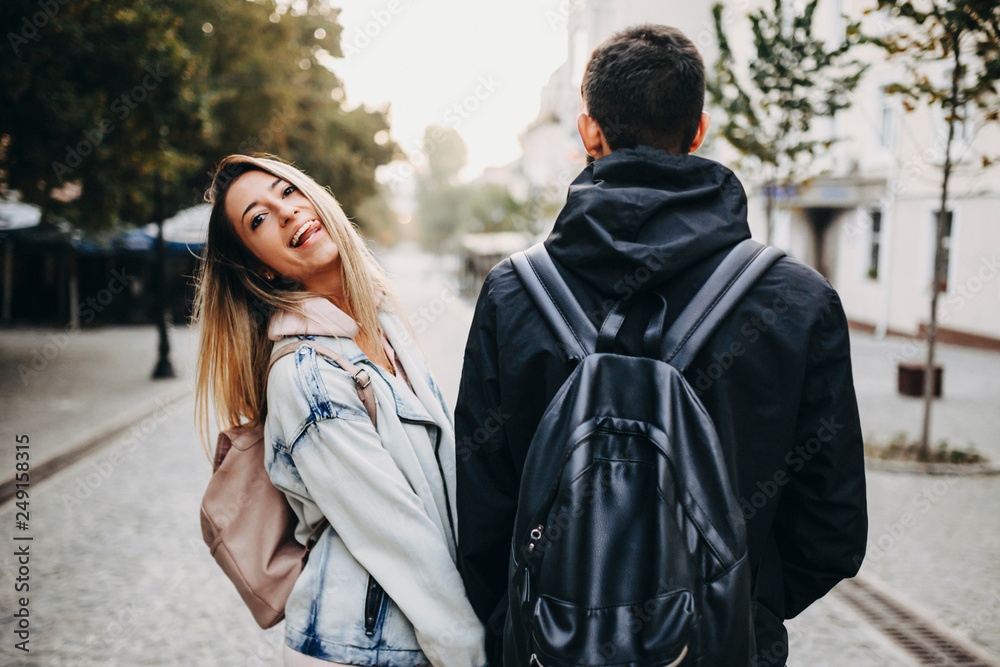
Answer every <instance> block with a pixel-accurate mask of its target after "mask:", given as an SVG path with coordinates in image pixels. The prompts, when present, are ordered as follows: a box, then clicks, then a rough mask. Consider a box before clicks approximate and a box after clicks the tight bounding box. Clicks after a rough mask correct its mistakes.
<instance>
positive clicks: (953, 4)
mask: <svg viewBox="0 0 1000 667" xmlns="http://www.w3.org/2000/svg"><path fill="white" fill-rule="evenodd" d="M878 11H879V12H882V13H883V14H884V15H886V16H887V17H888V18H889V19H890V20H892V21H894V23H893V24H892V27H891V28H890V29H889V30H887V31H885V32H884V34H881V35H879V36H874V37H871V38H869V41H871V42H872V43H874V44H877V45H878V46H880V47H882V48H883V49H885V51H886V52H887V53H888V55H889V57H890V58H893V59H901V60H902V61H903V62H905V64H906V71H907V73H908V75H907V78H906V79H905V80H904V81H899V82H897V83H895V84H894V85H892V86H890V87H889V88H888V90H889V92H892V93H897V94H899V95H902V96H903V98H904V102H905V107H906V109H907V110H911V111H912V110H914V109H916V108H917V107H916V106H915V104H914V103H917V104H919V103H924V104H927V105H930V106H932V107H934V106H936V107H940V108H941V109H942V111H943V112H944V115H945V120H946V122H947V125H948V138H947V140H946V142H945V149H944V160H943V164H942V168H941V200H940V207H939V209H938V211H939V216H940V217H939V219H938V224H937V233H936V235H935V247H934V278H933V280H932V281H931V283H932V287H931V303H930V324H929V326H928V327H927V366H926V368H928V369H930V368H934V356H935V354H934V353H935V344H936V342H937V305H938V295H939V294H940V291H941V285H942V283H943V281H944V275H943V274H944V251H943V246H944V243H943V239H944V230H945V226H946V225H945V224H944V223H943V219H944V217H945V216H946V212H947V210H948V185H949V180H950V178H951V171H952V166H953V165H952V155H951V149H952V144H953V142H954V139H955V128H956V126H957V125H958V124H959V123H968V124H971V122H972V120H973V118H971V117H969V116H971V115H972V114H975V115H976V116H978V119H977V120H980V121H981V122H982V123H987V122H997V121H998V120H1000V94H998V90H997V83H998V82H1000V4H998V3H997V2H996V0H926V1H923V2H912V1H910V0H879V1H878ZM942 65H944V66H945V67H946V68H947V72H948V75H947V76H945V77H939V76H936V73H937V72H940V71H941V66H942ZM990 164H991V162H990V159H989V157H988V156H985V157H984V158H983V167H984V168H985V167H987V166H989V165H990ZM924 375H925V383H924V400H925V403H924V419H923V428H922V434H921V439H920V455H921V456H922V457H926V456H927V455H928V454H929V452H930V420H931V405H932V399H933V391H932V389H933V379H934V374H933V373H929V372H928V373H925V374H924Z"/></svg>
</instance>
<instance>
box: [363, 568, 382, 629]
mask: <svg viewBox="0 0 1000 667" xmlns="http://www.w3.org/2000/svg"><path fill="white" fill-rule="evenodd" d="M384 595H385V591H383V590H382V587H381V586H379V584H378V582H377V581H375V577H373V576H372V575H370V574H369V575H368V591H367V593H366V594H365V635H367V636H368V637H371V636H373V635H374V634H375V622H376V621H377V620H378V612H379V610H380V609H381V608H382V596H384Z"/></svg>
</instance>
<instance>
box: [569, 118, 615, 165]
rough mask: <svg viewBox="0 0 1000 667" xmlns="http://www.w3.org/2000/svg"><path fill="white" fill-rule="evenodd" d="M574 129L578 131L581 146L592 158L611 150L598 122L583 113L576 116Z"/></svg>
mask: <svg viewBox="0 0 1000 667" xmlns="http://www.w3.org/2000/svg"><path fill="white" fill-rule="evenodd" d="M576 129H577V130H578V131H579V132H580V138H581V139H582V140H583V147H584V148H585V149H586V151H587V154H588V155H590V156H591V157H593V158H599V157H604V156H605V155H607V154H609V153H610V152H611V147H610V146H609V145H608V140H607V138H606V137H605V136H604V130H602V129H601V126H600V124H599V123H598V122H597V121H596V120H594V119H593V118H591V117H590V116H588V115H587V114H585V113H581V114H580V115H579V116H577V117H576Z"/></svg>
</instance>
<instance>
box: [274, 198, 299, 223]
mask: <svg viewBox="0 0 1000 667" xmlns="http://www.w3.org/2000/svg"><path fill="white" fill-rule="evenodd" d="M298 212H299V210H298V208H297V207H295V206H290V205H288V204H285V203H282V204H281V207H280V208H279V209H278V214H279V215H280V216H281V224H282V226H284V225H287V224H288V223H289V222H291V221H292V220H294V219H295V214H296V213H298Z"/></svg>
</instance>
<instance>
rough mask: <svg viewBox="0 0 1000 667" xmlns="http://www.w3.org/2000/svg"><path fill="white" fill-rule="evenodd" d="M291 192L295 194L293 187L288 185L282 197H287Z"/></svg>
mask: <svg viewBox="0 0 1000 667" xmlns="http://www.w3.org/2000/svg"><path fill="white" fill-rule="evenodd" d="M293 192H295V186H294V185H289V186H288V187H287V188H285V192H284V195H285V196H286V197H287V196H288V195H290V194H292V193H293Z"/></svg>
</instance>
